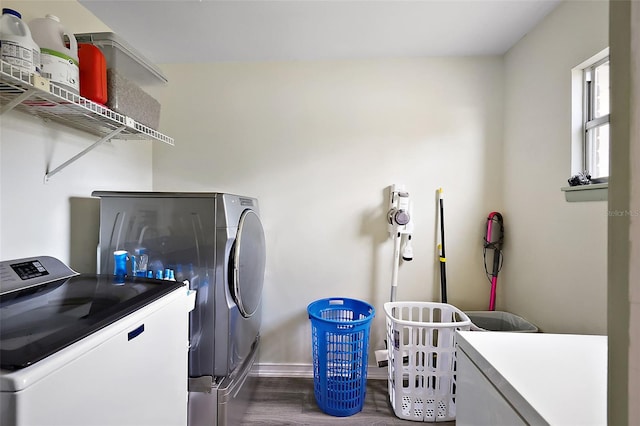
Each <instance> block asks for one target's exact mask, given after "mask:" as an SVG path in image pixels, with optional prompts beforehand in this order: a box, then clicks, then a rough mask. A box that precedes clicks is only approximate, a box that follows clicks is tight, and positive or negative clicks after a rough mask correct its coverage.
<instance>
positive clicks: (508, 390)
mask: <svg viewBox="0 0 640 426" xmlns="http://www.w3.org/2000/svg"><path fill="white" fill-rule="evenodd" d="M457 342H458V345H459V349H460V350H462V351H463V352H464V353H465V354H466V355H467V356H468V357H469V358H470V359H471V361H472V362H473V363H474V364H475V365H476V366H477V367H478V368H479V369H480V370H481V371H482V372H483V374H484V375H485V376H486V377H487V378H488V379H489V380H490V381H491V383H492V384H493V385H494V386H495V387H496V388H497V389H498V391H499V392H500V393H502V395H503V396H504V397H505V399H507V400H508V401H509V403H510V404H511V405H512V406H513V407H514V408H515V409H516V410H517V411H518V412H519V413H520V415H521V416H523V417H524V419H525V420H526V421H527V422H529V423H533V424H540V423H547V424H551V425H606V424H607V337H606V336H591V335H574V334H547V333H506V332H491V331H488V332H480V331H459V332H458V340H457Z"/></svg>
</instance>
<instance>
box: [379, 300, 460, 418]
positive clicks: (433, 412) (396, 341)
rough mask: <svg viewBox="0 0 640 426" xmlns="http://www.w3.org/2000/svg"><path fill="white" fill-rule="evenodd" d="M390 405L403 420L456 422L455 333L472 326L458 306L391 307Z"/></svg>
mask: <svg viewBox="0 0 640 426" xmlns="http://www.w3.org/2000/svg"><path fill="white" fill-rule="evenodd" d="M384 311H385V315H386V323H387V348H388V367H387V369H388V378H389V381H388V387H389V400H390V401H391V405H392V406H393V410H394V412H395V415H396V416H397V417H399V418H401V419H405V420H414V421H422V422H441V421H451V420H454V419H455V417H456V409H455V393H456V376H455V370H456V339H455V332H456V330H469V329H470V328H471V320H470V319H469V317H468V316H467V315H466V314H465V313H464V312H462V311H461V310H459V309H458V308H456V307H455V306H453V305H448V304H446V303H434V302H388V303H385V304H384Z"/></svg>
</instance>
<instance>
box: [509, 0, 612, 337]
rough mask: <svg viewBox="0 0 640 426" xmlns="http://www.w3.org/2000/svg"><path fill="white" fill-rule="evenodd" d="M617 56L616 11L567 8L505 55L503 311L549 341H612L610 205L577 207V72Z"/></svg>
mask: <svg viewBox="0 0 640 426" xmlns="http://www.w3.org/2000/svg"><path fill="white" fill-rule="evenodd" d="M607 46H608V2H604V1H595V2H571V1H570V2H564V3H562V4H561V5H560V6H559V7H558V8H557V9H556V10H554V11H553V12H552V13H551V14H550V15H549V16H548V17H547V18H546V19H545V20H544V21H543V22H541V23H540V24H539V25H538V26H537V27H536V28H535V29H534V30H533V31H531V32H530V33H529V34H527V35H526V36H525V37H524V38H523V39H522V40H521V41H520V42H519V43H518V44H517V45H515V46H514V47H513V48H512V49H511V50H510V51H509V52H508V53H507V54H506V55H505V116H504V140H505V144H504V146H505V151H504V159H505V162H504V212H505V227H506V235H507V237H506V242H505V262H504V268H503V271H502V275H501V277H500V279H499V284H498V287H499V291H498V300H499V302H498V306H499V307H500V308H503V309H506V310H508V311H510V312H514V313H517V314H519V315H522V316H524V317H525V318H527V319H528V320H530V321H531V322H533V323H535V324H536V325H537V326H538V327H539V328H540V329H542V330H543V331H546V332H560V333H587V334H606V332H607V322H606V315H607V304H606V300H607V285H606V283H607V275H606V271H607V263H606V259H607V244H606V241H607V203H606V202H605V201H600V202H585V203H568V202H566V201H565V198H564V193H563V192H561V191H560V188H561V187H563V186H567V185H568V184H567V179H568V178H569V176H570V175H571V168H570V167H571V150H570V147H571V101H570V100H571V69H572V68H573V67H575V66H576V65H578V64H580V63H581V62H583V61H584V60H586V59H588V58H589V57H591V56H593V55H595V54H596V53H598V52H599V51H601V50H602V49H604V48H605V47H607Z"/></svg>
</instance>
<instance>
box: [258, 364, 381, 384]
mask: <svg viewBox="0 0 640 426" xmlns="http://www.w3.org/2000/svg"><path fill="white" fill-rule="evenodd" d="M252 375H256V376H260V377H302V378H313V365H312V364H276V363H256V364H254V365H253V368H252ZM367 378H369V379H376V380H387V367H383V368H380V367H378V366H377V365H369V366H368V369H367Z"/></svg>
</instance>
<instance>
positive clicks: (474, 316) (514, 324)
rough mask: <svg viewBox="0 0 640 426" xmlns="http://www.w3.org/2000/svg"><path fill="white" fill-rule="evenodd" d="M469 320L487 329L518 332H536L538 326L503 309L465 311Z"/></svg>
mask: <svg viewBox="0 0 640 426" xmlns="http://www.w3.org/2000/svg"><path fill="white" fill-rule="evenodd" d="M465 314H467V316H468V317H469V319H471V322H472V323H473V324H474V325H476V326H477V327H480V328H481V329H483V330H487V331H511V332H519V333H537V332H538V327H536V326H535V325H533V324H531V323H530V322H529V321H527V320H526V319H524V318H522V317H519V316H518V315H514V314H512V313H509V312H504V311H470V312H465Z"/></svg>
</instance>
